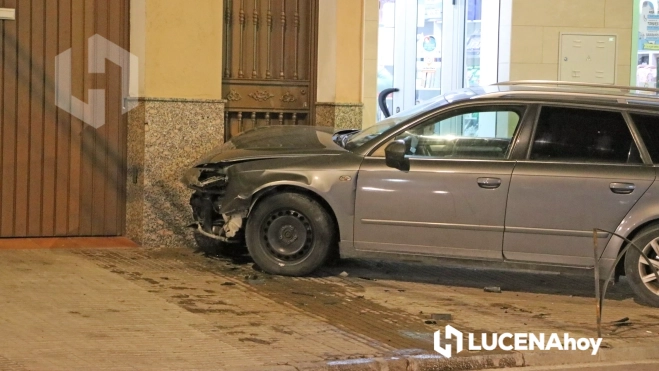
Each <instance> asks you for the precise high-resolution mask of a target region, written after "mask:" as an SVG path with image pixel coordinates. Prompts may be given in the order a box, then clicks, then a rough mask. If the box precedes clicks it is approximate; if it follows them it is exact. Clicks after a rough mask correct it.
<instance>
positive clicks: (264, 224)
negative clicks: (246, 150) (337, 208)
mask: <svg viewBox="0 0 659 371" xmlns="http://www.w3.org/2000/svg"><path fill="white" fill-rule="evenodd" d="M334 230H335V229H334V222H333V220H332V218H331V217H330V215H329V214H328V212H327V211H326V210H325V208H323V206H322V205H320V204H319V203H318V202H316V201H315V200H314V199H312V198H311V197H308V196H305V195H302V194H298V193H281V194H277V195H274V196H271V197H268V198H267V199H265V200H263V201H261V202H259V204H258V205H257V207H256V208H255V210H254V211H253V212H252V213H251V215H250V216H249V218H248V220H247V230H246V237H247V249H248V250H249V253H250V255H251V256H252V259H254V261H255V262H256V264H257V265H258V266H259V267H261V269H263V270H264V271H266V272H268V273H272V274H280V275H285V276H304V275H307V274H309V273H311V272H313V271H315V270H316V269H318V268H320V267H321V266H322V265H323V264H324V263H325V262H326V261H327V259H328V257H329V256H330V253H331V252H332V250H333V249H334V248H335V245H336V237H335V233H334Z"/></svg>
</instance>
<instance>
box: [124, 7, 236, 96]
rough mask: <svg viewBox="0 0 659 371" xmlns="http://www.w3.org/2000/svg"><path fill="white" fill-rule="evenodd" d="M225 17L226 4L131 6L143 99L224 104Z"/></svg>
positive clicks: (132, 36) (133, 48) (134, 47)
mask: <svg viewBox="0 0 659 371" xmlns="http://www.w3.org/2000/svg"><path fill="white" fill-rule="evenodd" d="M222 17H223V5H222V0H194V2H192V1H189V0H132V1H131V52H132V53H133V54H135V55H137V56H138V57H139V58H140V65H141V68H140V75H141V76H140V87H139V95H140V96H143V97H158V98H161V97H162V98H204V99H220V98H221V97H222V31H223V24H224V22H223V19H222Z"/></svg>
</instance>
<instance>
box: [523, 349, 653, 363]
mask: <svg viewBox="0 0 659 371" xmlns="http://www.w3.org/2000/svg"><path fill="white" fill-rule="evenodd" d="M657 354H659V344H658V345H656V346H653V347H649V346H646V347H639V346H631V347H624V346H619V347H613V348H604V349H600V351H599V352H598V353H597V355H594V356H593V355H591V354H590V353H588V352H580V351H550V352H528V353H524V360H525V366H560V365H567V364H586V363H597V362H625V361H640V360H654V359H657Z"/></svg>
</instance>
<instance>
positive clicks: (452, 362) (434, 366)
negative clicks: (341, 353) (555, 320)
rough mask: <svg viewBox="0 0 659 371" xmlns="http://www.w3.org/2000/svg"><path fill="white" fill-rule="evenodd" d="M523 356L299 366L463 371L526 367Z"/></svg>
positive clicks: (305, 369) (305, 368)
mask: <svg viewBox="0 0 659 371" xmlns="http://www.w3.org/2000/svg"><path fill="white" fill-rule="evenodd" d="M522 366H524V357H523V355H522V354H521V353H511V354H497V355H478V356H470V357H454V358H445V357H443V356H440V355H438V354H421V355H413V356H400V357H387V358H362V359H353V360H345V361H331V362H325V363H320V364H319V363H315V364H298V365H295V369H296V370H298V371H312V370H313V371H449V370H450V371H459V370H486V369H496V368H504V367H522Z"/></svg>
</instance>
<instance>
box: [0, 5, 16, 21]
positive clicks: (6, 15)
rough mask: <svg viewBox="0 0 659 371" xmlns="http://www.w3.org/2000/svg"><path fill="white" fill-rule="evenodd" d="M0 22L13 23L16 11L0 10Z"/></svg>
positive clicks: (9, 9)
mask: <svg viewBox="0 0 659 371" xmlns="http://www.w3.org/2000/svg"><path fill="white" fill-rule="evenodd" d="M0 20H5V21H15V20H16V9H11V8H0Z"/></svg>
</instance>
